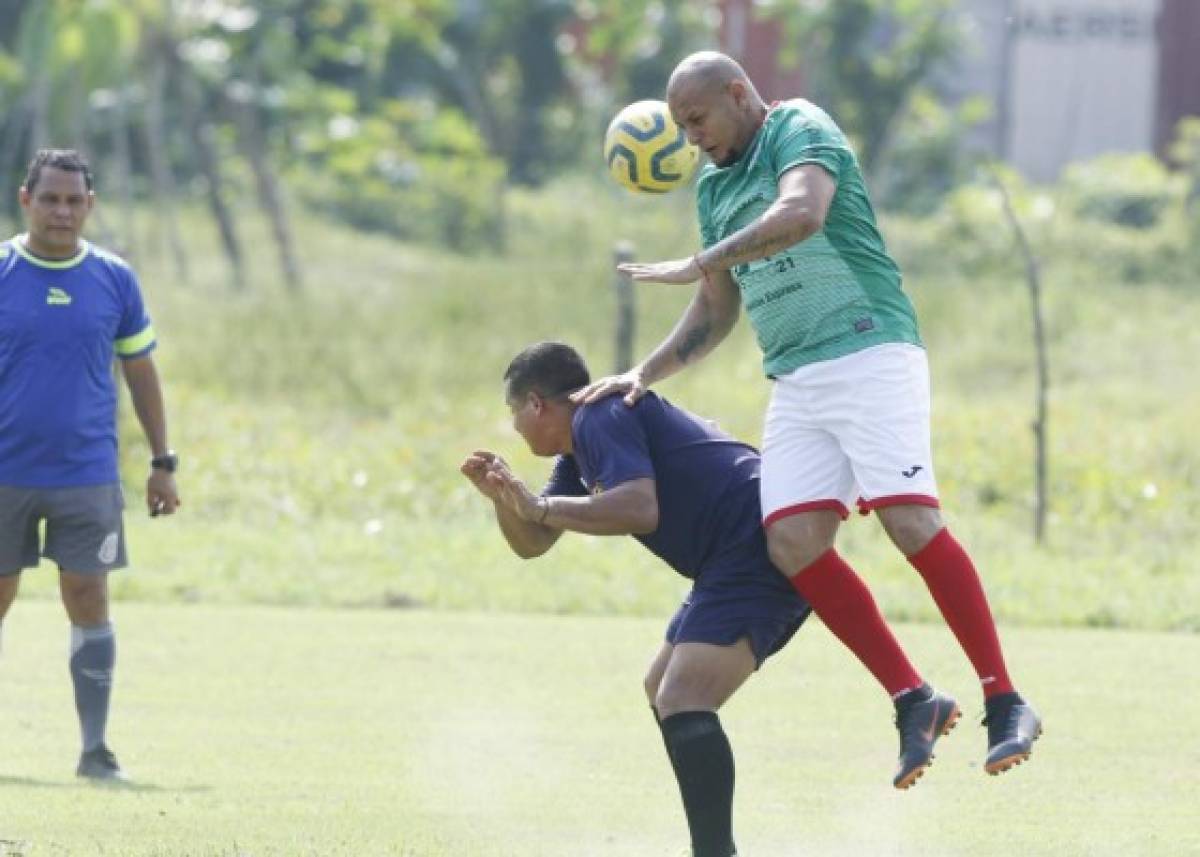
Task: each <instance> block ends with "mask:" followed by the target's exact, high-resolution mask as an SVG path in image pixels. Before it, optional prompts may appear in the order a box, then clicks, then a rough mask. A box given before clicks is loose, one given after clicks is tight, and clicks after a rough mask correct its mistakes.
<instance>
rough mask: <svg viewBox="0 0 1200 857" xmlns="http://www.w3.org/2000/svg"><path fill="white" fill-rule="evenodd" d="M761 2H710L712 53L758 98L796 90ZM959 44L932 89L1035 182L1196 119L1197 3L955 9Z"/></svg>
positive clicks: (984, 2) (1066, 2) (1131, 0)
mask: <svg viewBox="0 0 1200 857" xmlns="http://www.w3.org/2000/svg"><path fill="white" fill-rule="evenodd" d="M765 3H766V0H721V2H720V4H719V6H720V9H721V13H722V29H721V44H722V46H723V47H724V48H725V50H727V51H729V52H730V53H731V54H732V55H733V56H735V57H738V58H739V59H741V60H742V62H743V64H744V65H745V66H746V69H747V71H749V72H750V75H751V77H753V78H754V80H755V81H756V82H758V83H759V86H760V89H761V90H763V92H764V95H766V96H767V97H768V98H780V97H788V96H791V95H795V94H797V93H803V91H804V85H803V75H802V74H800V73H798V72H796V71H788V70H787V69H782V68H780V66H779V62H778V56H779V53H780V45H781V43H782V33H781V31H780V28H779V27H778V25H776V24H774V23H772V22H769V21H765V20H763V19H762V17H761V16H758V15H756V14H755V11H754V9H755V6H758V5H764V4H765ZM959 8H960V9H961V11H962V16H963V24H964V28H965V30H966V36H967V44H966V46H965V47H964V55H963V56H962V58H961V62H960V64H959V66H958V68H956V69H954V70H953V72H951V73H949V74H945V75H944V76H942V78H941V80H940V81H939V82H938V88H939V89H940V90H941V91H943V92H944V93H945V94H946V95H947V97H948V98H949V99H950V100H952V101H953V100H959V99H962V98H967V97H971V96H983V97H984V98H986V99H987V100H988V101H989V102H991V104H992V107H993V112H992V118H991V120H989V121H988V122H986V123H985V124H984V125H982V126H981V127H979V128H976V129H975V130H974V132H973V133H972V135H971V139H972V141H973V143H974V144H975V145H977V146H979V147H980V148H983V149H985V150H986V151H989V152H991V153H993V154H995V155H997V156H999V157H1001V158H1003V159H1004V160H1006V161H1008V162H1010V163H1012V164H1013V165H1014V166H1015V167H1016V168H1017V169H1018V170H1020V171H1021V172H1022V173H1023V174H1025V175H1026V176H1027V177H1029V178H1031V179H1033V180H1035V181H1051V180H1053V179H1055V178H1056V177H1057V176H1058V175H1059V173H1060V172H1061V171H1062V169H1063V167H1064V166H1065V165H1066V164H1067V163H1070V162H1071V161H1077V160H1083V159H1087V158H1091V157H1095V156H1096V155H1101V154H1105V153H1108V152H1157V153H1159V154H1162V153H1163V152H1164V151H1165V149H1166V146H1167V144H1168V142H1169V141H1170V139H1171V137H1172V134H1173V133H1174V129H1175V126H1176V124H1177V123H1178V121H1179V120H1180V118H1182V117H1183V116H1188V115H1197V116H1200V0H959Z"/></svg>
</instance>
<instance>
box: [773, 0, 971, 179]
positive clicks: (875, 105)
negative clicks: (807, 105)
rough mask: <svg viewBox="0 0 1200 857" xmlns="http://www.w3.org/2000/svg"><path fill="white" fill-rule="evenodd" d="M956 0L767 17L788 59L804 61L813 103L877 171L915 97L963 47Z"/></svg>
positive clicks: (893, 0)
mask: <svg viewBox="0 0 1200 857" xmlns="http://www.w3.org/2000/svg"><path fill="white" fill-rule="evenodd" d="M956 6H957V4H956V3H955V2H954V0H837V2H836V3H834V2H822V3H783V4H772V6H770V7H768V8H767V9H765V10H764V11H763V13H762V14H764V15H769V16H771V17H774V18H776V19H778V20H780V21H781V22H783V24H784V26H785V29H786V31H787V38H786V39H785V40H784V42H785V44H788V45H793V46H795V47H794V50H793V52H792V54H791V55H790V57H789V56H785V57H784V59H785V60H788V59H790V60H791V61H792V62H802V63H803V64H804V69H805V73H806V77H807V80H808V81H809V83H810V87H811V89H810V92H811V96H812V98H813V100H814V101H816V102H817V103H818V104H821V105H822V106H823V107H824V108H825V109H827V110H828V111H829V112H830V113H831V114H832V115H833V116H834V118H835V119H836V120H837V121H838V122H839V124H841V125H842V127H843V128H845V129H846V131H847V133H849V134H850V135H851V136H852V137H854V138H855V140H856V142H857V150H858V156H859V160H860V161H861V162H862V165H863V168H864V169H865V170H866V171H867V172H868V173H871V172H874V171H875V169H876V167H877V166H878V164H879V162H880V159H881V157H882V156H883V154H884V152H885V149H886V148H887V144H888V142H889V139H890V137H891V136H892V134H893V132H894V129H895V128H896V125H897V123H898V121H899V119H900V118H901V117H902V116H903V115H904V113H905V110H906V109H907V106H908V105H909V103H910V101H911V99H912V97H913V96H914V95H915V94H917V93H919V92H922V91H923V90H925V91H927V86H928V82H929V77H930V74H931V73H932V72H933V71H934V70H935V69H937V68H938V67H939V66H940V65H942V64H943V63H945V62H946V61H947V60H949V59H951V58H952V57H953V56H955V54H956V51H957V46H958V43H959V41H960V38H959V32H958V23H957V21H958V19H957V17H956V15H955V9H956Z"/></svg>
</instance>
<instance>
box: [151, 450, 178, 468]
mask: <svg viewBox="0 0 1200 857" xmlns="http://www.w3.org/2000/svg"><path fill="white" fill-rule="evenodd" d="M150 467H152V468H153V469H154V470H165V471H167V472H168V473H174V472H175V471H176V470H178V469H179V456H178V455H176V454H175V452H174V450H170V449H168V450H167V454H166V455H159V456H157V457H155V458H151V459H150Z"/></svg>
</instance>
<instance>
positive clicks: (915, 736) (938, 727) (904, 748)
mask: <svg viewBox="0 0 1200 857" xmlns="http://www.w3.org/2000/svg"><path fill="white" fill-rule="evenodd" d="M922 690H928V691H929V693H930V696H929V697H928V698H927V699H920V698H919V696H920V694H921V690H914V691H910V692H909V694H905V696H903V697H901V698H900V699H899V700H898V701H897V704H896V729H897V730H899V732H900V761H899V763H898V765H897V767H896V775H895V776H894V777H893V778H892V785H894V786H895V787H896V788H898V789H906V788H908V787H909V786H911V785H912V784H913V783H915V782H916V781H917V780H918V779H920V777H921V775H922V774H924V773H925V769H926V768H928V767H929V766H930V765H931V764H933V745H934V743H935V742H936V741H937V739H938V738H940V737H941V736H943V735H946V734H948V733H949V732H950V730H951V729H953V728H954V727H955V725H956V724H957V723H958V720H959V718H960V717H962V712H961V711H960V710H959V708H958V703H957V702H955V701H954V699H953V698H951V697H950V696H948V695H946V694H944V693H941V692H940V691H936V690H934V689H933V688H931V687H929V685H925V686H924V688H922ZM910 694H911V695H915V696H916V697H917V698H906V697H909V696H910Z"/></svg>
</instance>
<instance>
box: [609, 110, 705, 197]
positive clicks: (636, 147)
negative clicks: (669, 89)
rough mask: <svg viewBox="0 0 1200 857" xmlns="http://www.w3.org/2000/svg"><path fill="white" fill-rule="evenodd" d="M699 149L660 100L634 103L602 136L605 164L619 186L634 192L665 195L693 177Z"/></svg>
mask: <svg viewBox="0 0 1200 857" xmlns="http://www.w3.org/2000/svg"><path fill="white" fill-rule="evenodd" d="M699 159H700V150H699V149H697V148H696V147H695V146H693V145H692V144H691V143H689V142H688V141H687V138H686V137H685V136H684V134H683V129H682V128H680V127H679V126H678V125H676V124H675V120H674V119H672V118H671V112H670V111H669V110H668V109H667V105H666V104H665V103H664V102H662V101H635V102H634V103H633V104H630V105H629V106H628V107H626V108H625V109H624V110H622V111H621V112H620V113H618V114H617V115H616V116H615V117H614V118H613V121H612V122H611V123H610V124H609V126H608V131H607V132H606V133H605V135H604V161H605V163H607V164H608V171H609V173H611V174H612V177H613V178H614V179H616V180H617V181H618V182H619V183H620V184H621V185H623V186H624V187H627V188H629V190H631V191H635V192H637V193H666V192H667V191H669V190H674V189H675V188H677V187H682V186H683V185H684V184H686V183H687V180H688V179H690V178H691V177H692V173H693V172H694V171H695V169H696V162H697V161H698V160H699Z"/></svg>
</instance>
